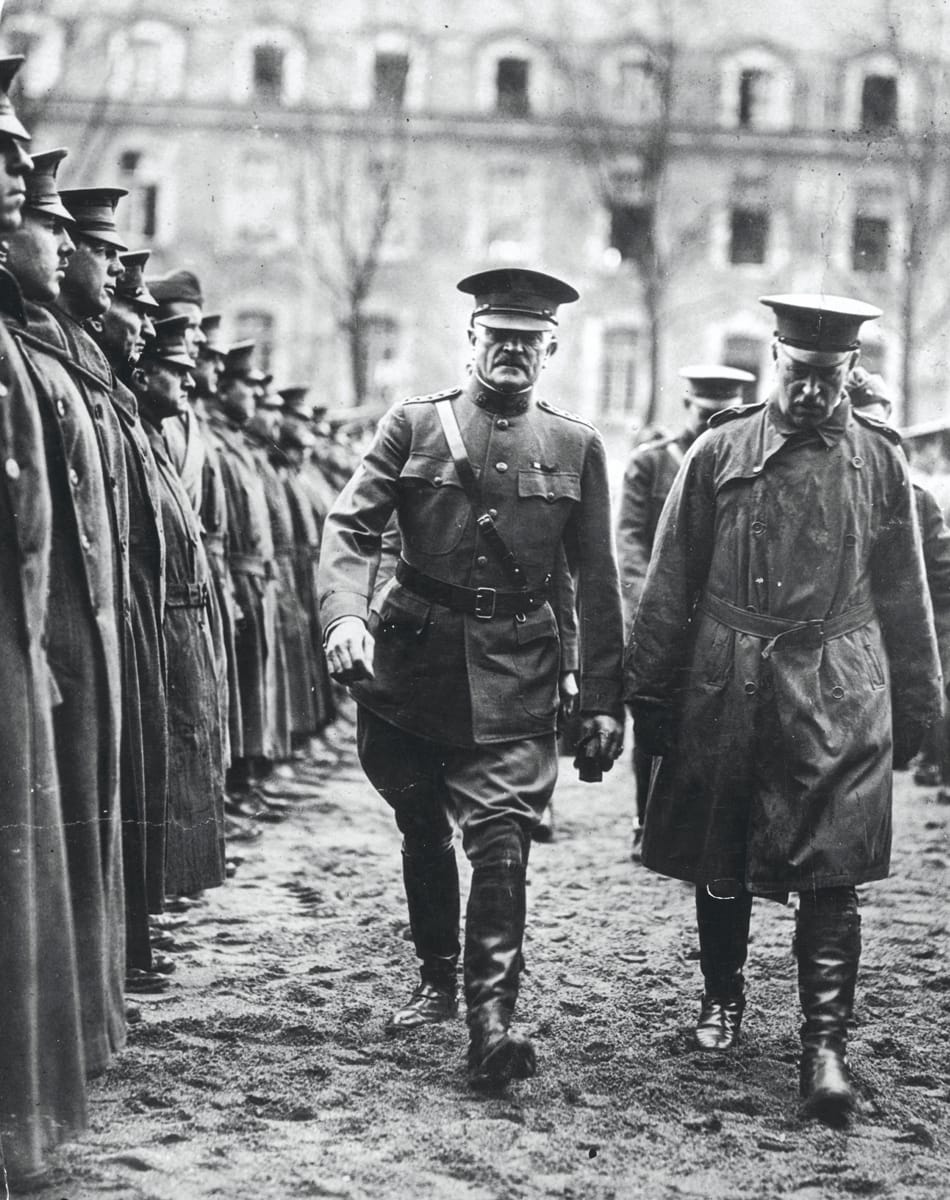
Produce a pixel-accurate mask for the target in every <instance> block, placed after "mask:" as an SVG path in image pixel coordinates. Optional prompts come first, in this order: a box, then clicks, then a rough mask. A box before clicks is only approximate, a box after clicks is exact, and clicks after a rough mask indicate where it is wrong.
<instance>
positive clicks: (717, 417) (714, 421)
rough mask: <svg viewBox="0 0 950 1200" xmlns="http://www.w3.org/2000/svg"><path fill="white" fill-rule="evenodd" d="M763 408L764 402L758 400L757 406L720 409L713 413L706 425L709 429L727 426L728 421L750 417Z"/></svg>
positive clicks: (734, 406) (748, 405)
mask: <svg viewBox="0 0 950 1200" xmlns="http://www.w3.org/2000/svg"><path fill="white" fill-rule="evenodd" d="M763 408H765V401H764V400H760V401H759V402H758V403H757V404H733V405H731V406H730V407H729V408H721V409H720V410H719V411H718V412H714V413H713V415H712V416H711V417H710V418H709V420H708V422H707V425H708V426H709V428H710V429H715V428H717V427H718V426H720V425H728V423H729V422H730V421H738V420H740V419H741V418H744V417H750V416H752V414H753V413H759V412H761V411H762V409H763Z"/></svg>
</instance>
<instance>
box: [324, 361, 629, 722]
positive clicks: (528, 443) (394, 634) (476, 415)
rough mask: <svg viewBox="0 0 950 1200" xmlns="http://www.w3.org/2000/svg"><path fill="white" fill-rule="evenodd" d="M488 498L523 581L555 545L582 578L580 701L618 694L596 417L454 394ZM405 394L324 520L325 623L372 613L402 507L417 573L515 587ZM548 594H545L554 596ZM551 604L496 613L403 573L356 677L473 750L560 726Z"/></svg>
mask: <svg viewBox="0 0 950 1200" xmlns="http://www.w3.org/2000/svg"><path fill="white" fill-rule="evenodd" d="M449 397H450V398H449V400H448V402H449V403H451V404H452V406H453V408H454V411H455V413H456V416H457V418H458V423H459V427H460V429H461V433H462V438H463V440H464V442H465V446H466V448H467V452H468V457H469V459H470V461H471V463H472V466H473V468H474V470H475V472H476V474H477V476H478V478H479V482H480V491H481V500H482V502H483V505H484V506H485V507H486V508H487V509H488V510H489V512H490V513H491V514H493V516H494V519H495V524H496V526H497V529H498V531H499V533H500V534H501V536H502V538H503V539H504V540H505V542H506V543H507V544H508V546H509V548H510V549H511V550H512V551H513V552H514V554H515V555H516V557H517V559H518V560H519V561H520V563H521V566H522V567H523V569H524V572H525V574H526V576H527V581H528V587H529V588H540V587H548V588H549V589H550V587H551V581H552V580H553V578H554V576H555V574H556V572H557V569H558V565H559V562H560V558H561V555H562V553H566V555H567V561H568V563H569V564H570V567H571V569H572V571H574V572H575V573H576V575H577V579H578V586H577V600H578V611H579V619H580V645H581V680H580V683H581V709H582V711H586V712H610V711H613V710H614V709H615V708H616V706H617V704H618V702H619V698H620V650H621V641H622V618H621V612H620V590H619V584H618V580H617V567H616V562H615V559H614V553H613V545H612V538H611V530H610V499H609V493H608V486H607V470H606V458H605V452H604V445H603V442H602V440H601V437H600V435H599V434H598V433H597V431H596V430H595V429H594V427H593V426H592V425H590V424H588V423H587V422H586V421H584V420H582V419H580V418H579V417H575V416H573V415H571V414H569V413H565V412H563V411H561V410H559V409H556V408H554V407H553V406H551V405H548V404H546V403H545V402H544V401H538V402H537V403H530V404H528V405H527V406H526V407H525V408H524V410H523V411H510V412H507V413H505V414H502V413H499V412H497V411H492V409H491V407H489V406H488V405H487V404H486V402H485V400H484V398H483V397H482V395H481V393H480V392H479V391H478V389H477V387H476V386H475V385H474V383H470V384H469V385H468V386H467V388H466V389H465V390H464V391H463V390H458V391H455V392H453V393H450V394H449ZM438 400H439V396H435V397H432V396H430V397H417V398H413V399H411V400H408V401H404V402H402V403H399V404H396V405H395V406H394V407H393V408H391V409H390V410H389V412H388V413H387V414H386V416H385V417H384V418H383V420H382V421H381V423H380V427H379V431H378V433H377V436H376V438H375V440H374V442H373V444H372V446H371V447H370V449H369V451H368V452H367V454H366V455H365V457H364V458H363V461H362V463H361V465H360V466H359V468H358V469H357V471H356V473H355V475H354V476H353V478H352V479H351V480H350V482H349V483H348V484H347V485H346V487H345V488H344V489H343V492H342V493H341V495H340V497H339V499H338V501H337V503H336V504H335V505H334V507H333V509H332V511H331V512H330V515H329V516H328V517H327V521H326V525H325V527H324V538H323V550H322V553H321V560H320V590H321V614H322V617H323V622H324V628H327V627H329V625H330V624H331V623H332V622H333V621H335V620H337V619H338V618H340V617H345V616H356V617H360V618H362V619H364V620H366V619H367V617H368V612H369V602H370V599H371V596H372V591H373V583H374V580H375V577H376V571H377V567H378V562H379V555H380V551H381V545H382V538H383V533H384V530H385V528H386V524H387V521H388V520H389V517H390V514H391V513H392V512H393V511H394V510H395V512H396V514H397V518H398V523H399V536H400V542H401V547H402V555H403V557H404V559H405V560H406V561H407V562H408V563H409V564H410V566H411V567H413V568H415V569H416V570H417V571H420V572H422V573H423V574H425V575H428V576H431V577H435V578H436V579H439V580H442V581H444V582H449V583H454V584H457V585H461V586H463V587H468V588H486V589H492V588H494V589H500V590H511V588H512V583H511V580H510V578H509V576H508V575H507V574H506V572H505V570H504V568H503V566H502V565H501V562H500V559H499V558H498V557H497V556H496V555H495V554H494V553H493V551H492V549H491V547H490V546H489V544H488V543H487V542H486V540H485V537H484V535H483V533H482V532H481V531H480V529H479V528H478V527H477V525H476V522H475V514H474V512H473V509H472V505H471V503H470V501H469V498H468V496H467V495H466V492H465V490H464V488H463V487H462V485H461V483H460V480H459V476H458V472H457V470H456V467H455V463H454V462H453V459H452V455H451V453H450V451H449V448H448V444H447V442H446V438H445V435H444V433H443V432H442V425H441V422H440V419H439V416H438V413H437V411H436V402H438ZM553 594H554V593H553V592H552V595H553ZM559 643H560V639H559V635H558V620H557V617H556V615H555V612H554V609H553V608H552V605H551V603H550V602H545V603H543V604H542V605H540V606H539V607H537V608H536V609H534V610H533V611H529V612H527V613H525V614H523V615H521V616H497V617H493V618H492V619H490V620H481V619H479V618H478V617H476V616H474V615H472V614H468V613H462V612H458V611H455V610H452V609H449V608H447V607H444V606H442V605H439V604H434V603H431V602H430V601H429V600H426V599H423V598H422V597H421V596H420V595H418V594H416V593H415V592H413V591H411V590H410V589H409V588H408V587H406V586H404V585H403V584H401V583H398V582H397V583H396V584H395V585H394V586H392V587H391V588H390V589H389V590H388V591H387V593H386V596H385V599H384V601H383V603H382V606H381V611H380V614H379V627H378V634H377V640H376V657H375V671H376V677H375V679H374V680H373V682H372V683H363V684H359V685H357V686H354V687H353V693H354V695H355V696H356V698H357V699H358V700H359V701H360V702H361V703H362V704H364V705H366V707H368V708H370V709H371V710H372V711H373V712H375V713H376V714H377V715H379V716H380V717H382V718H384V719H385V720H387V721H389V722H391V723H392V724H394V725H397V726H399V727H400V728H403V729H406V730H408V731H409V732H412V733H415V734H416V735H418V736H422V737H427V738H430V739H432V740H434V741H439V742H444V743H446V744H449V745H455V746H474V745H481V744H486V743H492V742H505V741H512V740H518V739H521V738H531V737H538V736H540V735H543V734H547V733H551V732H553V730H554V729H555V723H556V716H557V709H558V674H559V671H560V669H561V655H560V644H559Z"/></svg>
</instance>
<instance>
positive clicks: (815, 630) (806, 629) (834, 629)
mask: <svg viewBox="0 0 950 1200" xmlns="http://www.w3.org/2000/svg"><path fill="white" fill-rule="evenodd" d="M699 611H700V612H703V613H706V614H707V616H710V617H712V619H713V620H714V621H718V622H719V624H720V625H726V626H728V628H729V629H734V630H735V631H736V633H748V634H751V635H752V637H760V638H768V639H769V642H768V645H766V646H765V647H763V649H762V657H763V658H765V659H768V658H771V656H772V651H773V650H775V649H776V648H778V649H781V648H782V647H781V644H780V643H782V642H786V643H787V644H789V645H793V646H801V647H803V648H805V649H808V650H817V649H818V648H819V647H820V646H821V645H822V643H824V642H830V641H833V640H834V639H835V638H839V637H844V635H845V634H846V633H854V631H855V630H856V629H862V628H863V627H864V626H865V625H867V624H868V623H869V622H870V621H872V620H873V619H874V616H875V608H874V602H873V601H872V600H865V601H863V602H862V603H861V604H858V605H857V606H856V607H855V608H849V609H848V611H847V612H843V613H839V614H838V616H836V617H828V618H827V619H820V618H819V619H817V620H814V621H787V620H785V619H784V618H783V617H770V616H766V615H765V614H764V613H755V612H749V611H748V609H745V608H739V606H738V605H737V604H730V602H729V601H728V600H722V599H720V597H719V596H711V595H709V594H708V593H707V594H706V595H705V596H703V598H702V600H700V602H699Z"/></svg>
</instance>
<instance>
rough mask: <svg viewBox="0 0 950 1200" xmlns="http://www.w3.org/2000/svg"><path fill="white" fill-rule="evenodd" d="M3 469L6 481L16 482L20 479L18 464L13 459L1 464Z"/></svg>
mask: <svg viewBox="0 0 950 1200" xmlns="http://www.w3.org/2000/svg"><path fill="white" fill-rule="evenodd" d="M3 469H4V471H6V473H7V479H14V480H16V479H19V478H20V464H19V463H18V462H17V460H16V459H15V458H8V459H7V461H6V462H5V463H4V464H3Z"/></svg>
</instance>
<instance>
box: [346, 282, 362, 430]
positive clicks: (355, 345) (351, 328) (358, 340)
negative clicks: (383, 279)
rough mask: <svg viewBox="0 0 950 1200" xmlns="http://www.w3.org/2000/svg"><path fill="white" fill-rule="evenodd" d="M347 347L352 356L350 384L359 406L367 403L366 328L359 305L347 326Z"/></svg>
mask: <svg viewBox="0 0 950 1200" xmlns="http://www.w3.org/2000/svg"><path fill="white" fill-rule="evenodd" d="M345 331H346V338H347V349H348V351H349V356H350V385H351V387H352V391H353V405H354V407H357V408H358V407H359V406H360V405H362V404H365V403H366V382H367V381H366V345H365V342H366V330H365V327H364V325H363V313H362V309H361V308H360V307H359V305H354V306H353V308H352V309H351V310H350V314H349V317H348V318H347V321H346V326H345Z"/></svg>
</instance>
